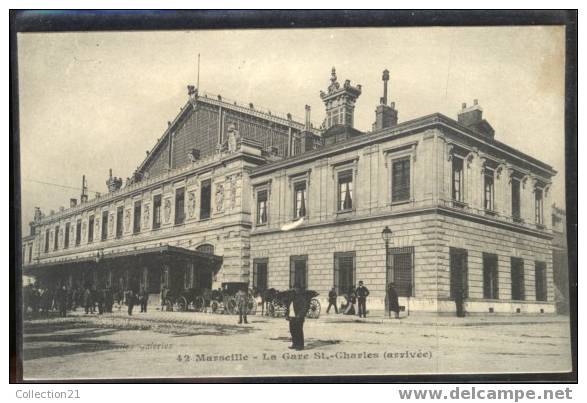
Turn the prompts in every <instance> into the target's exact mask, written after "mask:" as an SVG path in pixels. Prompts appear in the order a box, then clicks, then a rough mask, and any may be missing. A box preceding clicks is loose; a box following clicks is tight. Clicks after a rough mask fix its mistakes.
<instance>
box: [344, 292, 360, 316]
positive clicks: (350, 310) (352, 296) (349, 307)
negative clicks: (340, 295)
mask: <svg viewBox="0 0 587 403" xmlns="http://www.w3.org/2000/svg"><path fill="white" fill-rule="evenodd" d="M346 301H347V304H346V307H345V310H344V312H343V314H344V315H354V314H355V313H356V312H357V311H356V308H355V304H356V303H357V294H356V293H355V290H354V289H353V287H352V286H351V288H350V290H349V292H348V294H347V295H346Z"/></svg>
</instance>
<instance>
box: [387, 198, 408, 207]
mask: <svg viewBox="0 0 587 403" xmlns="http://www.w3.org/2000/svg"><path fill="white" fill-rule="evenodd" d="M413 202H414V199H406V200H396V201H392V202H391V203H389V205H390V206H401V205H402V204H410V203H413Z"/></svg>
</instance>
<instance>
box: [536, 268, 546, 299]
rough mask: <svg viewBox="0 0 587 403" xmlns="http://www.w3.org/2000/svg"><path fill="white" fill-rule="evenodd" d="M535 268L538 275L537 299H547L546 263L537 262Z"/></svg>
mask: <svg viewBox="0 0 587 403" xmlns="http://www.w3.org/2000/svg"><path fill="white" fill-rule="evenodd" d="M534 269H535V276H536V277H535V281H536V301H546V300H547V299H548V291H547V288H546V284H547V282H546V263H545V262H536V263H535V266H534Z"/></svg>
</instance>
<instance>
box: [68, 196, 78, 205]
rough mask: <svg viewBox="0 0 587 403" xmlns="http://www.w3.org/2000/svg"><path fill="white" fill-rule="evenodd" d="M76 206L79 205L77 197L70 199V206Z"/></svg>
mask: <svg viewBox="0 0 587 403" xmlns="http://www.w3.org/2000/svg"><path fill="white" fill-rule="evenodd" d="M75 206H77V199H76V198H71V199H69V207H75Z"/></svg>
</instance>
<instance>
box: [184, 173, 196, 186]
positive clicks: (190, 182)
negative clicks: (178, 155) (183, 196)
mask: <svg viewBox="0 0 587 403" xmlns="http://www.w3.org/2000/svg"><path fill="white" fill-rule="evenodd" d="M197 183H198V175H192V176H190V177H189V178H188V179H187V186H192V185H196V184H197Z"/></svg>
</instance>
